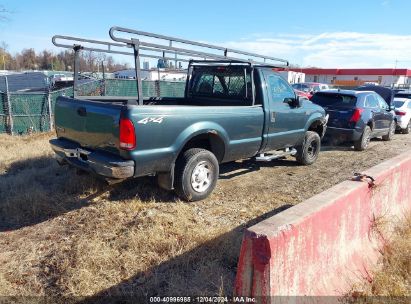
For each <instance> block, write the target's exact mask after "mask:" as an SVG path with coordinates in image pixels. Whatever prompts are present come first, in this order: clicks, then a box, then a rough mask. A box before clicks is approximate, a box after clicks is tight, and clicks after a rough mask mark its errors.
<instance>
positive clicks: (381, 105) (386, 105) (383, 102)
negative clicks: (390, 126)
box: [375, 94, 389, 110]
mask: <svg viewBox="0 0 411 304" xmlns="http://www.w3.org/2000/svg"><path fill="white" fill-rule="evenodd" d="M375 97H376V98H377V100H378V103H379V105H380V108H381V109H383V110H387V109H388V108H389V107H388V104H387V103H386V102H385V100H384V98H382V97H381V96H380V95H377V94H375Z"/></svg>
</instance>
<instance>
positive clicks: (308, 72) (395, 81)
mask: <svg viewBox="0 0 411 304" xmlns="http://www.w3.org/2000/svg"><path fill="white" fill-rule="evenodd" d="M298 71H301V72H303V73H305V81H306V82H320V83H328V84H333V85H337V86H359V85H363V84H367V83H373V84H378V85H381V86H387V87H392V86H394V87H409V86H410V84H411V70H408V69H319V68H304V69H298Z"/></svg>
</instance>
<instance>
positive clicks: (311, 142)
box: [295, 131, 321, 165]
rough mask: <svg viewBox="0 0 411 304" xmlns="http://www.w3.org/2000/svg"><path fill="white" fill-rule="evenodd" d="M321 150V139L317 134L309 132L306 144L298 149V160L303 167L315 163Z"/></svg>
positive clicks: (306, 135)
mask: <svg viewBox="0 0 411 304" xmlns="http://www.w3.org/2000/svg"><path fill="white" fill-rule="evenodd" d="M320 150H321V139H320V136H319V135H318V133H317V132H314V131H307V132H306V133H305V138H304V142H303V144H302V145H301V146H298V147H297V154H296V155H295V156H296V159H297V162H299V163H300V164H302V165H311V164H313V163H315V161H316V160H317V158H318V154H319V153H320Z"/></svg>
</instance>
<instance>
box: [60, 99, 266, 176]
mask: <svg viewBox="0 0 411 304" xmlns="http://www.w3.org/2000/svg"><path fill="white" fill-rule="evenodd" d="M241 102H242V101H238V100H237V101H235V100H233V101H232V102H231V101H228V102H227V100H224V102H223V101H219V100H216V99H213V100H212V101H210V100H207V99H201V98H198V99H197V98H196V99H195V100H194V99H186V98H161V99H158V98H152V99H148V100H145V102H144V104H145V105H143V106H138V105H133V102H127V101H124V100H120V99H118V100H116V99H112V100H107V99H100V100H98V99H97V100H84V99H74V98H69V97H59V98H58V99H57V103H56V109H55V113H56V116H55V117H56V118H55V119H56V130H57V137H58V138H62V139H66V140H69V141H71V142H73V143H77V144H79V145H80V146H81V147H82V148H85V149H89V150H92V151H94V150H103V151H104V152H109V153H112V154H114V155H118V156H120V157H122V158H123V159H134V160H138V161H139V166H138V167H139V170H138V172H136V175H146V174H151V173H155V172H161V171H163V170H164V171H167V170H169V168H168V167H167V166H169V165H170V164H171V163H173V161H174V160H175V158H176V156H177V155H178V153H179V150H180V149H181V148H182V147H183V146H184V141H185V140H188V138H189V137H192V136H193V135H194V136H195V134H196V132H199V131H200V130H201V131H204V129H209V130H210V132H215V133H218V134H219V136H221V137H222V138H224V139H225V141H226V143H225V145H226V146H227V150H226V151H224V154H223V155H222V159H220V161H222V162H224V161H231V160H235V159H240V158H245V157H251V156H254V155H255V154H256V153H257V152H258V151H259V150H260V147H261V144H262V137H263V127H264V110H263V107H262V106H239V104H241ZM210 104H212V105H210ZM199 106H201V109H199V108H198V107H199ZM120 117H122V118H128V119H130V120H131V121H132V122H133V124H134V128H135V136H136V149H134V150H133V151H125V150H122V149H120V147H119V121H120ZM149 171H150V172H149ZM151 171H154V172H151Z"/></svg>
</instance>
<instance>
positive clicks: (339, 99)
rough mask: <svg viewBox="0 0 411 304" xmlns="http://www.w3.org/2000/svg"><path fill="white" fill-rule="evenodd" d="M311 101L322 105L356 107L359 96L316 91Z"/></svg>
mask: <svg viewBox="0 0 411 304" xmlns="http://www.w3.org/2000/svg"><path fill="white" fill-rule="evenodd" d="M311 101H312V102H313V103H316V104H318V105H320V106H322V107H324V106H325V107H333V106H334V107H354V106H355V105H356V103H357V97H355V96H352V95H344V94H330V93H327V94H325V93H316V94H314V96H313V97H312V98H311Z"/></svg>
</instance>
